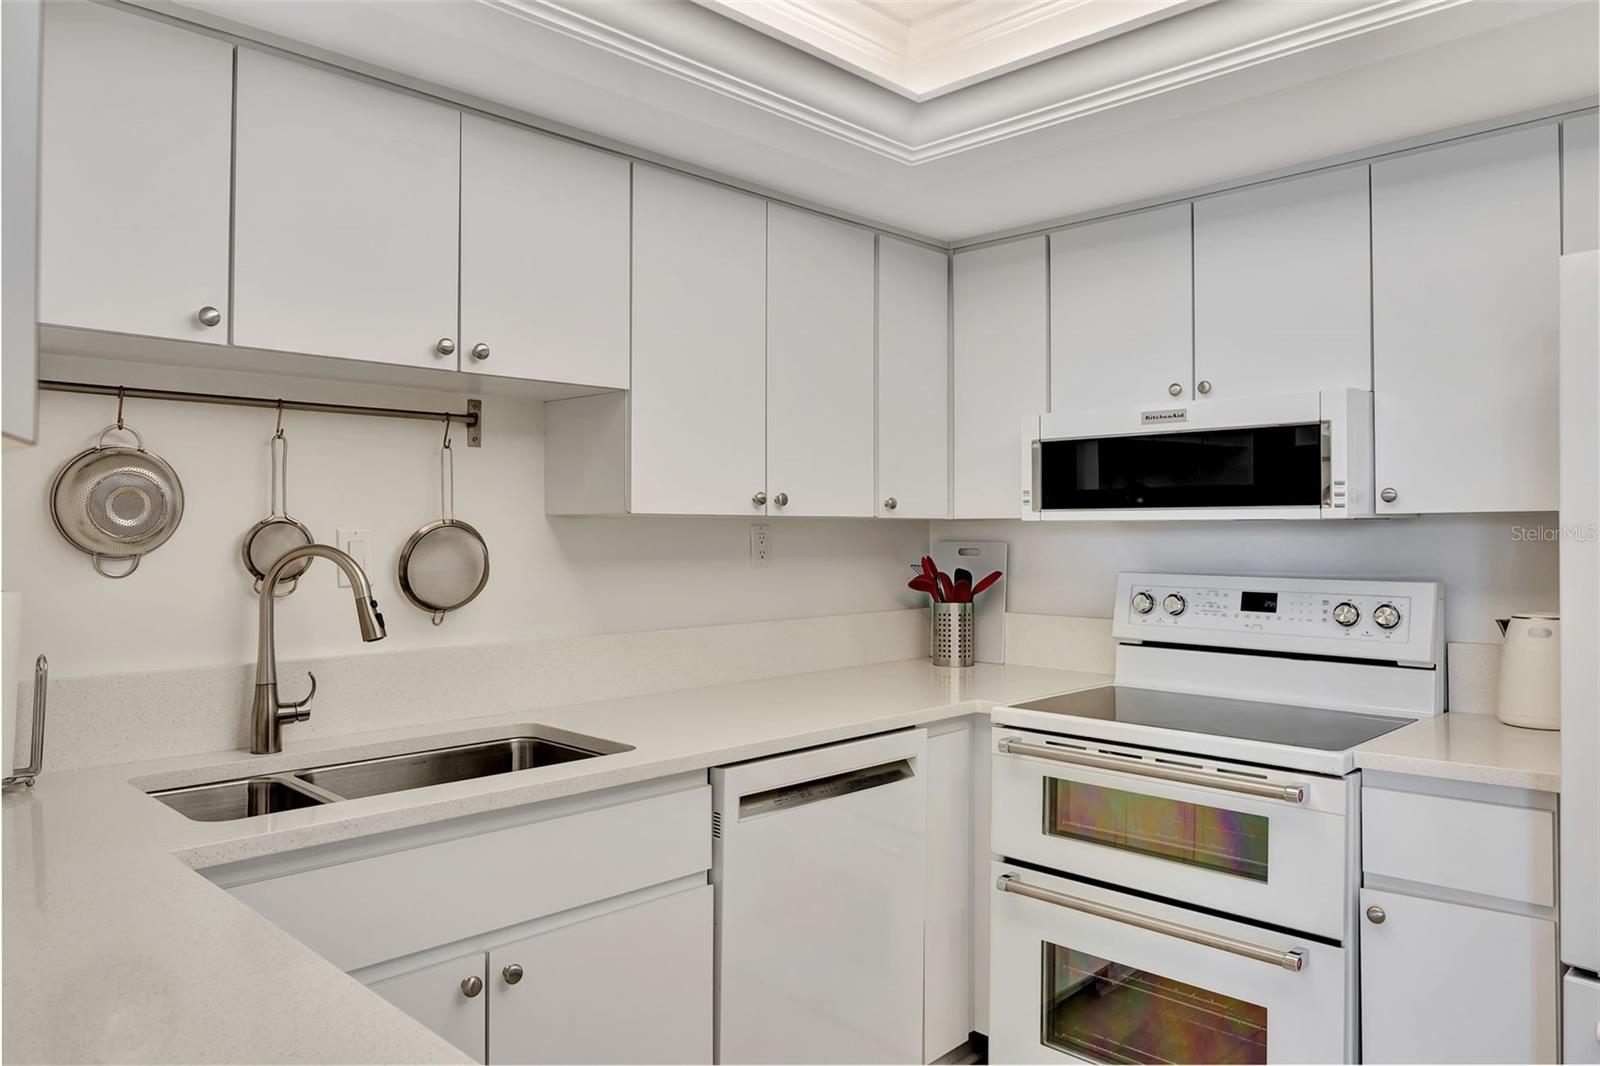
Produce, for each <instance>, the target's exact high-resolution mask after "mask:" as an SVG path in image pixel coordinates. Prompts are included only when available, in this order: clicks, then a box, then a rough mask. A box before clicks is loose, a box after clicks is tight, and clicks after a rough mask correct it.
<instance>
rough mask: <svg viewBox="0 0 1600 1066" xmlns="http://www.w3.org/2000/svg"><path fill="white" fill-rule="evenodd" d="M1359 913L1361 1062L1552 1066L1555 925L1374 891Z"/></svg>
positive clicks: (1365, 892) (1365, 898) (1364, 896)
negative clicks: (1542, 1065) (1535, 1065)
mask: <svg viewBox="0 0 1600 1066" xmlns="http://www.w3.org/2000/svg"><path fill="white" fill-rule="evenodd" d="M1374 908H1377V909H1378V910H1377V911H1374ZM1361 909H1362V913H1363V915H1364V916H1365V917H1364V918H1363V921H1362V926H1361V1056H1362V1058H1363V1059H1364V1060H1365V1061H1367V1062H1555V1061H1556V1002H1557V989H1556V924H1555V922H1552V921H1549V920H1548V919H1545V918H1535V917H1530V916H1528V915H1525V914H1511V913H1508V912H1505V911H1498V910H1489V909H1487V908H1484V907H1474V906H1468V905H1466V904H1461V903H1446V902H1444V901H1442V900H1437V899H1427V898H1424V897H1421V896H1409V895H1401V894H1400V893H1397V892H1381V891H1376V890H1373V889H1363V890H1362V893H1361ZM1377 913H1381V914H1382V915H1383V921H1382V923H1381V924H1378V923H1376V922H1374V920H1373V918H1374V917H1375V916H1376V914H1377Z"/></svg>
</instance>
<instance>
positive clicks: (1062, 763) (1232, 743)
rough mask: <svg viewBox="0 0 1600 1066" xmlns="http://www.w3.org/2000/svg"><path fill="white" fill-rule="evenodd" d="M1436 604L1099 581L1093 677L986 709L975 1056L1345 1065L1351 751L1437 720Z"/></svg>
mask: <svg viewBox="0 0 1600 1066" xmlns="http://www.w3.org/2000/svg"><path fill="white" fill-rule="evenodd" d="M1441 606H1442V600H1441V593H1440V588H1439V586H1438V585H1437V584H1436V583H1433V582H1419V581H1403V582H1402V581H1351V580H1344V579H1314V578H1281V577H1279V578H1262V577H1226V576H1217V575H1196V574H1138V573H1128V574H1122V575H1119V577H1118V582H1117V599H1116V603H1115V611H1114V616H1113V624H1112V632H1113V635H1114V637H1115V638H1116V640H1117V664H1116V675H1115V684H1113V685H1109V686H1106V687H1103V688H1098V689H1090V690H1087V691H1083V692H1077V693H1071V694H1068V695H1063V696H1055V697H1050V698H1047V699H1042V700H1035V701H1032V702H1030V703H1025V704H1021V705H1018V706H1015V707H1004V708H997V709H996V710H995V711H994V712H993V721H994V726H993V736H992V751H993V753H994V755H993V759H994V763H993V799H992V818H993V822H992V827H991V847H992V850H993V851H994V853H995V854H996V855H998V856H999V859H998V861H996V863H995V864H994V884H995V887H996V889H997V892H998V895H997V897H996V898H995V899H994V900H993V902H992V906H991V929H990V936H991V945H992V946H991V959H990V1034H989V1035H990V1057H991V1061H995V1062H1051V1061H1088V1062H1163V1061H1164V1062H1228V1063H1267V1062H1308V1061H1316V1062H1337V1061H1353V1060H1354V1058H1355V1054H1356V1049H1357V1046H1358V1045H1357V1042H1356V1032H1355V1027H1356V1010H1355V1004H1356V1002H1357V997H1356V990H1355V982H1356V977H1357V972H1358V967H1357V962H1356V939H1357V938H1356V932H1355V930H1356V929H1357V928H1358V927H1357V925H1356V909H1357V899H1358V893H1357V890H1358V887H1359V877H1360V802H1359V800H1360V797H1359V781H1358V778H1357V776H1356V775H1355V774H1354V756H1353V749H1354V748H1355V747H1357V746H1359V745H1360V744H1362V743H1364V742H1366V741H1368V740H1371V739H1373V738H1374V737H1378V736H1381V735H1383V734H1384V733H1387V732H1389V731H1391V730H1394V729H1398V728H1400V727H1401V726H1404V725H1406V724H1407V723H1408V722H1410V721H1412V720H1415V719H1416V718H1419V717H1425V716H1430V715H1434V714H1438V713H1440V711H1441V709H1442V706H1443V696H1444V638H1443V625H1442V617H1441Z"/></svg>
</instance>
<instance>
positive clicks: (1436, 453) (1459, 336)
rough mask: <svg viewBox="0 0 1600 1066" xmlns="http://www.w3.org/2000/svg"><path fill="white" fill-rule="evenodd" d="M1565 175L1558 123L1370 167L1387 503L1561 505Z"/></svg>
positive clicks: (1378, 418)
mask: <svg viewBox="0 0 1600 1066" xmlns="http://www.w3.org/2000/svg"><path fill="white" fill-rule="evenodd" d="M1560 178H1561V175H1560V167H1559V161H1558V159H1557V144H1556V126H1554V125H1545V126H1536V127H1531V128H1527V129H1518V130H1513V131H1511V132H1509V133H1502V134H1498V135H1496V136H1492V137H1484V138H1480V139H1476V140H1471V141H1466V142H1462V143H1457V144H1453V145H1449V146H1446V147H1443V148H1438V149H1434V150H1431V151H1422V152H1417V153H1414V154H1411V155H1405V156H1401V157H1399V158H1395V159H1389V160H1383V161H1380V162H1377V163H1374V164H1373V165H1372V270H1373V279H1372V280H1373V308H1372V312H1373V393H1374V395H1373V406H1374V421H1375V427H1376V439H1375V442H1374V461H1375V467H1376V469H1375V474H1376V477H1375V479H1374V481H1375V484H1376V485H1377V487H1378V492H1379V496H1380V499H1379V502H1378V504H1377V508H1378V511H1379V513H1380V514H1382V513H1397V512H1398V513H1408V512H1450V511H1549V510H1554V509H1555V507H1556V495H1557V493H1556V447H1557V441H1556V389H1557V384H1556V378H1557V365H1556V364H1557V350H1556V338H1557V330H1558V325H1557V323H1558V313H1557V265H1556V261H1557V257H1558V256H1559V255H1560V252H1561V203H1560V196H1561V191H1560ZM1385 495H1388V496H1389V497H1391V498H1390V499H1388V500H1385V499H1383V497H1384V496H1385Z"/></svg>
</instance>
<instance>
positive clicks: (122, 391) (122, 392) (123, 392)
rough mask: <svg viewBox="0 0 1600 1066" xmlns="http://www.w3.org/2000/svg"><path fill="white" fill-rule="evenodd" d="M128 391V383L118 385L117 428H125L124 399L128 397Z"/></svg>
mask: <svg viewBox="0 0 1600 1066" xmlns="http://www.w3.org/2000/svg"><path fill="white" fill-rule="evenodd" d="M127 393H128V387H127V386H126V385H118V386H117V428H118V429H122V428H123V422H122V401H123V400H124V399H125V398H126V397H127Z"/></svg>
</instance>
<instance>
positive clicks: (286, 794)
mask: <svg viewBox="0 0 1600 1066" xmlns="http://www.w3.org/2000/svg"><path fill="white" fill-rule="evenodd" d="M631 750H633V749H632V747H631V746H630V745H627V744H618V743H616V742H614V741H610V740H600V739H599V738H597V737H586V736H583V735H582V734H580V733H569V732H567V731H566V730H564V729H553V728H551V727H549V726H529V727H527V728H526V729H523V730H521V731H520V732H519V733H518V735H517V736H514V737H507V738H505V739H503V740H488V741H483V742H480V743H477V744H460V745H456V746H454V747H448V748H434V749H431V750H428V751H415V752H406V753H404V754H400V755H386V756H384V757H382V758H378V759H362V760H360V761H358V762H345V763H335V764H332V765H329V766H316V767H311V768H308V769H305V770H290V771H285V772H283V773H280V774H263V775H259V776H254V777H246V778H240V779H238V780H233V781H219V782H215V783H212V784H205V785H188V786H186V787H183V788H169V789H161V790H159V791H155V792H151V793H150V795H151V796H153V797H155V798H156V799H158V800H160V801H161V802H162V803H165V804H166V805H167V806H168V807H171V808H172V809H173V810H175V811H177V812H179V813H180V814H182V815H184V816H185V817H187V818H192V819H193V820H195V821H197V822H231V821H233V820H235V819H238V818H254V817H256V816H258V815H262V814H278V813H280V812H283V811H293V810H299V809H301V808H304V807H317V806H321V805H322V804H325V803H337V802H338V801H340V800H347V799H361V798H362V797H364V796H381V795H384V794H387V793H390V792H405V791H407V790H409V789H414V788H426V787H427V786H429V785H443V784H447V783H449V782H451V781H470V780H473V779H475V778H479V777H493V776H495V775H496V774H509V773H512V772H513V771H516V770H531V769H534V768H536V767H540V766H553V765H555V764H557V763H564V762H575V761H577V760H579V759H593V758H595V757H596V756H599V755H614V754H616V753H617V752H623V751H631Z"/></svg>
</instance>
